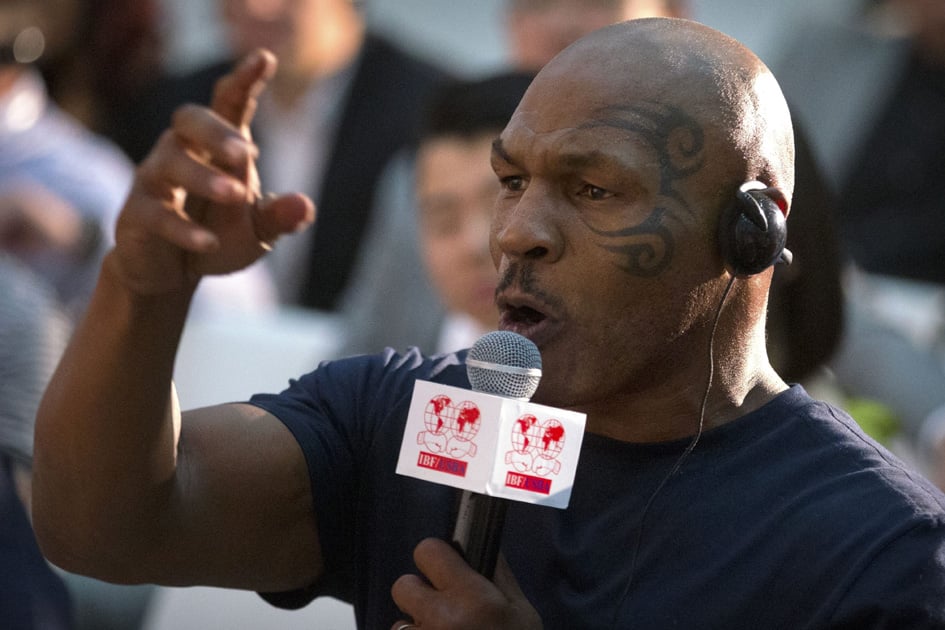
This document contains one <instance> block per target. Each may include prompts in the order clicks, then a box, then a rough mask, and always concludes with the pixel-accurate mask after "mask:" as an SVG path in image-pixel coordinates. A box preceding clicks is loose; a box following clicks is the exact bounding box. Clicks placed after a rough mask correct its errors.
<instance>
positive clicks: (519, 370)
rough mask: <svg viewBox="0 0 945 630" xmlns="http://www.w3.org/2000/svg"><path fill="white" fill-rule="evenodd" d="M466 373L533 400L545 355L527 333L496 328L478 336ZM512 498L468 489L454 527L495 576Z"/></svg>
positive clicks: (469, 552) (479, 385)
mask: <svg viewBox="0 0 945 630" xmlns="http://www.w3.org/2000/svg"><path fill="white" fill-rule="evenodd" d="M466 374H467V376H468V377H469V383H470V385H472V389H473V391H475V392H483V393H486V394H494V395H496V396H502V397H504V398H513V399H517V400H525V401H527V400H529V399H530V398H531V397H532V395H534V393H535V390H536V389H538V382H539V380H541V354H540V353H539V351H538V348H537V347H536V346H535V344H534V343H532V342H531V341H529V340H528V339H527V338H525V337H523V336H521V335H519V334H516V333H513V332H508V331H495V332H491V333H488V334H486V335H484V336H482V337H480V338H479V340H478V341H476V343H475V344H473V347H472V348H470V350H469V353H468V354H467V356H466ZM507 508H508V500H507V499H503V498H500V497H494V496H489V495H485V494H479V493H478V492H472V491H470V490H463V494H462V496H461V497H460V501H459V508H458V510H457V514H456V520H455V523H454V526H453V544H454V545H456V547H457V548H458V549H459V550H460V551H461V552H462V554H463V557H464V558H465V559H466V562H468V563H469V565H470V566H472V568H474V569H475V570H476V571H478V572H479V573H480V574H482V575H484V576H486V577H488V578H489V579H492V576H493V574H494V573H495V565H496V561H497V560H498V557H499V544H500V542H501V537H502V528H503V526H504V523H505V512H506V509H507Z"/></svg>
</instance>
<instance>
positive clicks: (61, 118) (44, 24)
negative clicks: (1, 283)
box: [0, 0, 132, 315]
mask: <svg viewBox="0 0 945 630" xmlns="http://www.w3.org/2000/svg"><path fill="white" fill-rule="evenodd" d="M60 4H62V3H60V2H55V1H52V0H29V1H27V0H4V1H3V2H2V3H0V29H2V31H0V42H2V44H0V45H2V46H3V48H4V50H6V51H8V54H4V55H3V60H2V61H0V246H2V247H3V249H4V250H5V251H7V252H8V253H12V254H14V255H16V256H17V257H19V258H20V259H21V260H22V261H23V262H25V263H27V264H28V265H29V266H30V267H31V268H32V269H33V270H34V272H36V273H37V274H39V275H40V276H41V277H43V278H45V280H46V281H47V282H48V283H49V284H51V285H52V286H53V287H55V289H56V292H57V295H58V299H59V300H60V302H61V303H62V304H63V305H64V306H65V308H66V309H67V310H68V311H69V312H70V313H71V314H72V315H75V314H77V312H78V311H79V310H80V309H81V308H82V307H83V306H84V303H85V299H86V298H87V296H88V294H89V292H90V291H91V288H92V283H93V282H94V278H95V276H96V275H97V273H98V266H99V263H100V261H101V258H102V256H103V255H104V253H105V250H106V249H107V247H108V244H109V241H110V227H111V225H112V224H113V223H114V220H115V217H116V216H117V213H118V209H119V207H120V206H121V204H122V202H123V200H124V197H125V195H126V193H127V192H128V187H129V186H130V184H131V175H132V166H131V164H130V162H128V161H127V159H126V158H125V156H124V155H123V154H122V153H121V152H120V151H119V150H118V149H117V148H116V147H114V146H113V145H111V144H110V143H108V142H107V141H105V140H104V139H103V138H101V137H99V136H97V135H95V134H93V133H92V132H90V131H89V130H88V129H86V128H85V127H84V126H83V125H82V124H81V123H79V122H78V121H77V120H76V119H75V118H73V117H72V116H70V115H69V114H67V113H66V112H64V111H63V110H62V109H61V108H59V107H58V106H57V105H56V104H55V103H54V102H53V101H51V100H50V98H49V96H48V93H47V90H46V84H45V83H44V81H43V78H42V75H41V74H40V72H39V71H38V69H37V64H38V63H39V62H40V60H41V59H42V57H43V55H44V54H45V51H46V49H47V47H49V41H50V40H49V37H48V36H47V33H56V32H58V31H59V30H61V27H60V26H59V22H58V20H59V19H60V17H64V14H67V13H68V6H69V4H70V3H69V2H66V3H65V6H63V7H60ZM60 10H62V11H63V12H64V14H63V15H60V14H59V11H60Z"/></svg>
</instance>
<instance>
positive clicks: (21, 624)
mask: <svg viewBox="0 0 945 630" xmlns="http://www.w3.org/2000/svg"><path fill="white" fill-rule="evenodd" d="M0 295H3V299H2V300H0V566H2V567H3V570H2V571H0V620H2V625H3V627H4V628H10V629H11V630H16V629H20V628H24V629H25V628H37V629H42V630H68V629H71V628H74V627H75V626H74V611H73V606H72V601H71V598H70V596H69V592H68V590H67V589H66V586H65V584H64V583H63V581H62V579H61V578H60V577H59V575H58V574H57V573H56V572H54V571H53V569H52V568H51V567H50V565H49V564H48V563H47V562H46V559H45V558H44V557H43V555H42V553H40V550H39V547H38V546H37V544H36V538H35V536H34V535H33V528H32V525H31V523H30V517H29V511H30V494H31V493H30V487H31V482H30V474H31V468H32V465H31V464H32V459H33V427H34V425H35V419H36V410H37V408H38V407H39V401H40V399H41V397H42V394H43V390H44V389H45V388H46V384H47V383H48V382H49V378H50V377H51V376H52V373H53V370H54V369H55V367H56V363H57V362H58V361H59V356H60V355H61V353H62V351H63V349H64V348H65V345H66V341H67V340H68V335H69V331H70V328H71V327H70V322H69V319H68V318H67V317H66V315H65V313H63V312H62V311H61V309H60V308H59V301H58V298H57V296H56V295H55V292H54V290H53V289H52V287H50V286H48V285H47V284H46V283H45V281H44V280H43V279H42V278H40V277H39V276H37V275H36V274H35V273H34V272H33V271H31V270H30V269H29V268H28V267H26V266H24V265H23V264H22V263H21V262H20V261H18V260H17V259H15V258H13V257H12V256H9V255H8V254H5V253H3V252H0Z"/></svg>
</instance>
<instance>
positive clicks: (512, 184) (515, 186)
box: [499, 175, 525, 192]
mask: <svg viewBox="0 0 945 630" xmlns="http://www.w3.org/2000/svg"><path fill="white" fill-rule="evenodd" d="M499 182H500V183H501V184H502V188H504V189H505V190H508V191H512V192H521V191H523V190H525V178H524V177H522V176H520V175H510V176H508V177H503V178H502V179H500V180H499Z"/></svg>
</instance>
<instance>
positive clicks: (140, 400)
mask: <svg viewBox="0 0 945 630" xmlns="http://www.w3.org/2000/svg"><path fill="white" fill-rule="evenodd" d="M113 258H114V256H113V255H110V256H109V257H108V258H106V260H105V264H104V265H103V272H102V275H101V278H100V279H99V283H98V285H97V287H96V290H95V293H94V295H93V298H92V300H91V303H90V305H89V309H88V311H87V314H86V316H85V318H84V320H83V321H82V323H81V324H80V325H79V327H78V328H77V329H76V331H75V334H74V336H73V338H72V340H71V342H70V345H69V347H68V348H67V350H66V352H65V355H64V356H63V359H62V361H61V363H60V365H59V367H58V369H57V370H56V373H55V375H54V377H53V379H52V381H51V383H50V385H49V387H48V389H47V391H46V394H45V396H44V399H43V402H42V405H41V407H40V411H39V413H38V416H37V423H36V442H35V459H34V496H33V510H34V518H35V524H36V530H37V535H38V536H39V540H40V542H41V544H42V546H43V550H44V552H46V553H47V555H48V556H49V557H50V558H51V559H52V560H54V561H55V562H56V563H58V564H61V565H63V566H64V567H65V568H69V569H71V570H76V571H81V570H87V569H88V567H87V566H86V565H85V562H84V561H85V559H89V558H92V557H95V559H96V570H97V571H101V570H102V569H104V570H106V571H108V570H110V569H108V568H107V567H108V566H109V565H110V564H112V563H111V561H110V560H106V559H107V558H108V557H109V556H111V557H112V558H113V559H114V562H116V563H118V565H116V566H115V570H120V564H121V562H122V561H123V559H124V558H130V557H132V556H134V555H135V554H130V553H127V552H128V551H129V550H130V547H132V546H134V545H140V544H143V543H144V541H148V543H149V544H151V545H153V544H154V542H155V537H156V536H159V532H160V529H161V528H160V521H161V516H162V514H166V513H167V508H168V505H169V504H168V502H169V500H170V498H171V497H172V496H173V488H174V476H175V464H176V456H175V453H176V444H175V441H176V434H177V432H178V429H177V427H178V423H179V414H177V413H175V412H174V411H173V410H172V399H171V376H172V371H173V364H174V355H175V351H176V347H177V343H178V340H179V337H180V332H181V329H182V327H183V323H184V321H185V318H186V313H187V307H188V303H189V298H190V295H191V292H190V291H182V292H178V293H174V294H171V295H170V296H163V297H159V298H158V297H140V296H136V295H135V294H133V293H132V292H131V291H130V290H128V289H126V286H125V284H124V283H123V282H121V281H120V279H119V276H118V274H117V273H116V272H115V268H116V265H115V264H114V260H113ZM103 560H106V561H105V562H103ZM105 577H108V576H105Z"/></svg>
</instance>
